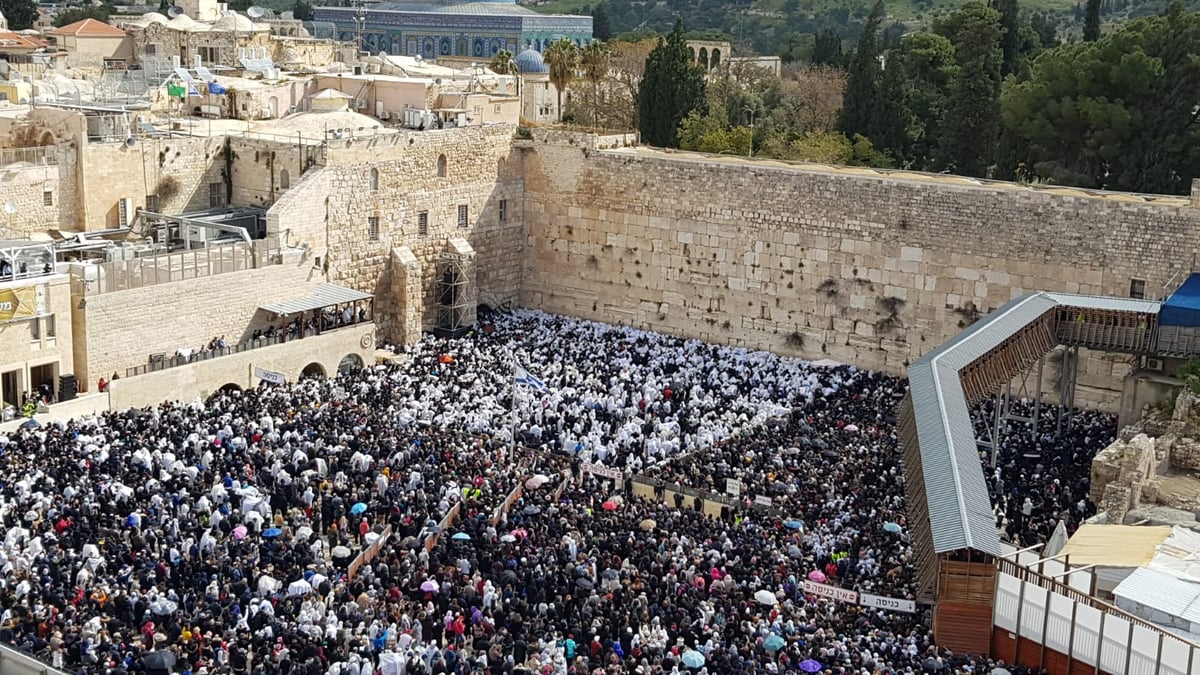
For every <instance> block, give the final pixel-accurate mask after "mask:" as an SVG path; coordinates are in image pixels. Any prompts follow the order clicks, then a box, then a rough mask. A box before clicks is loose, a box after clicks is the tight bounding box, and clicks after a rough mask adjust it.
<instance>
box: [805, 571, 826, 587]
mask: <svg viewBox="0 0 1200 675" xmlns="http://www.w3.org/2000/svg"><path fill="white" fill-rule="evenodd" d="M808 579H809V581H815V582H817V583H818V584H819V583H821V582H822V581H825V573H824V572H822V571H821V570H813V571H811V572H809V573H808Z"/></svg>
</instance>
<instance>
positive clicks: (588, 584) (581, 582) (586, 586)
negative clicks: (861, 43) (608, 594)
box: [575, 577, 594, 591]
mask: <svg viewBox="0 0 1200 675" xmlns="http://www.w3.org/2000/svg"><path fill="white" fill-rule="evenodd" d="M575 585H576V586H578V587H579V588H581V589H583V590H585V591H590V590H592V588H594V586H593V585H592V580H591V579H584V578H583V577H580V578H578V579H576V580H575Z"/></svg>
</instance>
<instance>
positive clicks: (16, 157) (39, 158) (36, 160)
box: [0, 145, 58, 169]
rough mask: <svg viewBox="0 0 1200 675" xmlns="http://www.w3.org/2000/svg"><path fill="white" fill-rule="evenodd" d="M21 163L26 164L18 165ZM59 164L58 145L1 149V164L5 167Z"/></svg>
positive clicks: (19, 167)
mask: <svg viewBox="0 0 1200 675" xmlns="http://www.w3.org/2000/svg"><path fill="white" fill-rule="evenodd" d="M21 164H24V165H26V166H18V165H21ZM57 165H58V146H57V145H43V146H39V147H36V148H4V149H3V150H0V166H2V167H5V168H9V169H23V168H33V167H38V166H57Z"/></svg>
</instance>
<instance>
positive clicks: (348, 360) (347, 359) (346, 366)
mask: <svg viewBox="0 0 1200 675" xmlns="http://www.w3.org/2000/svg"><path fill="white" fill-rule="evenodd" d="M362 367H363V360H362V357H361V356H359V355H358V354H347V355H345V356H343V357H342V360H341V362H339V363H338V374H339V375H340V374H343V373H349V372H351V371H355V370H358V369H359V368H362Z"/></svg>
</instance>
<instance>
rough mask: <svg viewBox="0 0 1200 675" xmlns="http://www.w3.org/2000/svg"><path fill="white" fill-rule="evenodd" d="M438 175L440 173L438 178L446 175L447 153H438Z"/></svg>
mask: <svg viewBox="0 0 1200 675" xmlns="http://www.w3.org/2000/svg"><path fill="white" fill-rule="evenodd" d="M437 175H438V178H445V177H446V156H445V155H438V164H437Z"/></svg>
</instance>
